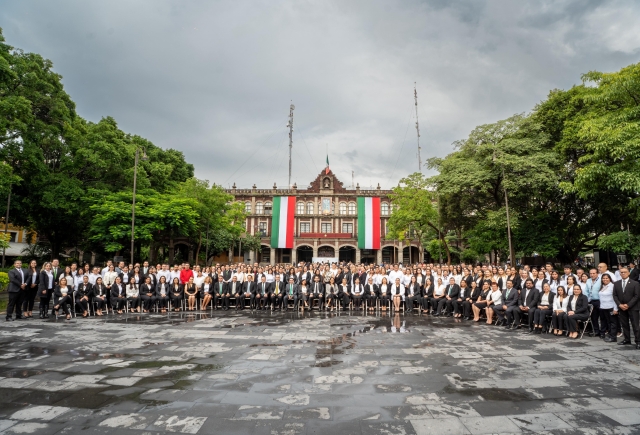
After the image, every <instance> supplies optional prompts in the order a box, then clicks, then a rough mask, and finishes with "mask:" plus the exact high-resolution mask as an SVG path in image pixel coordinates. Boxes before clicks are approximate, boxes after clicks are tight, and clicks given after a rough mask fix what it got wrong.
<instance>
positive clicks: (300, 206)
mask: <svg viewBox="0 0 640 435" xmlns="http://www.w3.org/2000/svg"><path fill="white" fill-rule="evenodd" d="M296 213H297V214H304V202H302V201H298V202H297V203H296Z"/></svg>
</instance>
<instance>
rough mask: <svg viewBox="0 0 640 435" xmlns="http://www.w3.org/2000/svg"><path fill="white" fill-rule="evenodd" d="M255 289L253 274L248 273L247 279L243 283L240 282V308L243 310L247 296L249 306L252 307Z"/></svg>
mask: <svg viewBox="0 0 640 435" xmlns="http://www.w3.org/2000/svg"><path fill="white" fill-rule="evenodd" d="M255 291H256V284H255V283H254V282H253V275H251V274H248V275H247V280H246V281H245V282H244V283H242V297H241V298H240V299H241V302H242V303H241V305H240V309H241V310H244V309H245V308H247V298H248V299H249V307H250V308H254V305H253V303H254V302H255V301H254V299H255V294H254V293H255ZM236 304H237V302H236Z"/></svg>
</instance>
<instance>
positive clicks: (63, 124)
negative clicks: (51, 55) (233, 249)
mask: <svg viewBox="0 0 640 435" xmlns="http://www.w3.org/2000/svg"><path fill="white" fill-rule="evenodd" d="M136 150H144V152H145V153H146V154H147V156H148V157H149V158H148V160H146V161H142V160H141V161H139V164H138V168H137V190H138V194H137V204H136V231H135V235H134V236H135V240H136V242H138V243H140V244H142V245H150V244H153V243H158V242H160V241H161V240H163V238H164V237H166V236H167V235H168V234H172V235H175V236H183V237H188V238H189V239H190V240H192V241H193V242H194V243H196V244H198V243H199V240H200V239H201V236H202V233H203V231H204V228H205V227H207V225H208V226H209V227H210V228H209V229H210V232H211V235H212V237H215V235H216V233H217V232H220V233H222V232H229V231H230V232H232V233H234V234H238V233H239V232H240V231H241V230H240V229H239V228H238V227H239V226H240V225H241V222H242V219H241V216H244V215H242V214H238V207H236V206H234V205H233V203H232V199H233V198H232V197H231V196H230V195H227V194H226V193H224V191H223V190H222V189H220V188H219V187H216V186H213V187H211V188H210V187H209V186H208V182H206V181H200V180H196V179H194V178H193V173H194V169H193V165H191V164H189V163H187V162H186V161H185V159H184V155H183V154H182V152H180V151H177V150H174V149H161V148H159V147H157V146H155V145H154V144H153V143H152V142H150V141H149V140H147V139H145V138H142V137H140V136H137V135H135V134H129V133H126V132H124V131H122V130H120V129H119V128H118V124H117V122H116V121H115V119H113V118H112V117H108V116H107V117H104V118H102V119H101V120H100V121H99V122H97V123H94V122H90V121H87V120H85V119H83V118H82V117H81V116H80V115H78V114H77V113H76V108H75V104H74V103H73V101H72V99H71V97H70V96H69V95H68V94H67V93H66V92H65V90H64V87H63V85H62V77H61V76H60V75H59V74H57V73H55V72H54V70H53V64H52V62H51V61H49V60H47V59H44V58H43V57H42V56H40V55H38V54H34V53H24V52H23V51H21V50H19V49H14V48H13V47H11V46H9V45H7V44H6V43H5V40H4V37H3V36H2V31H1V29H0V162H2V163H3V164H0V194H1V195H3V196H4V195H7V194H8V193H9V190H11V195H12V196H11V209H10V221H11V222H12V223H14V224H16V225H19V226H23V227H26V228H28V229H29V230H31V231H35V232H37V233H38V234H40V235H41V236H44V239H46V240H47V241H48V242H49V243H50V245H51V253H52V255H57V254H58V253H59V252H60V250H61V249H62V248H63V247H69V246H78V247H81V248H90V249H92V250H95V251H96V252H99V253H114V252H120V253H123V251H126V250H127V249H129V248H128V247H129V243H128V241H130V239H131V203H132V188H133V174H134V159H135V154H136ZM0 203H2V204H0V211H1V213H2V215H4V213H5V211H6V208H5V207H6V205H5V204H6V202H4V201H0Z"/></svg>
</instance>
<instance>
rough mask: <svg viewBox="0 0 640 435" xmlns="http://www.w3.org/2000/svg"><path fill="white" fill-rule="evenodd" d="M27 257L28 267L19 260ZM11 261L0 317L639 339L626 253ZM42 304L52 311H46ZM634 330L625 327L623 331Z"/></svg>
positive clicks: (639, 315) (637, 288) (634, 277)
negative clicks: (452, 258)
mask: <svg viewBox="0 0 640 435" xmlns="http://www.w3.org/2000/svg"><path fill="white" fill-rule="evenodd" d="M24 266H27V267H24ZM24 266H23V264H22V262H21V261H16V262H15V263H14V268H13V269H11V271H10V272H9V281H10V282H9V288H8V291H9V305H8V309H7V320H8V321H10V320H14V319H13V313H14V312H15V314H16V319H28V318H32V317H33V310H34V307H35V304H36V302H38V307H39V314H38V317H39V318H40V319H44V318H48V317H49V316H50V315H52V316H56V317H57V316H58V315H59V313H60V311H62V312H63V315H64V316H65V317H66V319H71V317H72V315H73V314H74V313H77V315H81V316H82V317H88V316H90V315H92V314H93V315H95V316H103V315H105V313H106V314H109V313H114V314H123V313H127V312H138V313H150V312H159V313H168V312H171V311H181V310H185V311H197V310H213V309H222V310H225V311H226V310H229V309H235V310H244V309H251V310H288V309H296V310H319V311H330V310H360V311H365V310H366V311H387V310H389V311H393V312H395V313H408V312H412V313H418V314H426V315H433V316H450V317H455V318H460V319H461V320H467V321H474V322H485V323H487V324H489V325H499V326H503V327H506V328H507V329H522V328H525V329H526V330H527V332H528V333H531V334H541V333H550V334H554V335H566V336H567V337H569V338H574V339H575V338H578V337H580V336H582V333H584V330H585V328H586V327H587V326H588V325H590V335H594V336H598V337H600V338H602V339H604V340H605V341H607V342H617V341H618V340H617V339H618V337H620V336H624V337H623V339H622V341H620V342H619V344H631V343H632V340H633V341H634V342H635V344H636V348H638V349H640V324H639V322H640V283H639V282H638V280H639V271H638V269H637V268H636V265H635V263H633V262H632V263H630V264H629V265H628V266H620V267H618V269H617V270H616V271H615V272H611V271H609V269H608V266H607V265H606V264H605V263H600V264H599V265H598V266H597V267H594V268H592V269H589V270H584V269H582V268H578V269H576V270H574V269H573V267H572V266H571V265H566V266H565V267H564V268H563V273H560V272H558V271H557V270H556V269H555V268H554V265H553V264H551V263H547V264H546V265H544V266H543V267H540V268H537V267H529V266H522V267H520V268H516V267H511V266H508V265H505V266H495V265H467V264H460V265H456V266H452V265H438V264H424V263H422V264H415V265H409V266H405V267H403V266H402V265H400V264H392V265H388V264H387V265H373V264H371V265H364V264H360V265H355V264H351V263H348V264H347V263H341V264H336V263H333V264H326V263H313V264H307V263H300V264H298V265H297V266H291V265H275V266H274V265H272V266H260V265H258V264H254V265H253V266H251V265H245V264H235V265H220V264H217V265H215V266H213V265H212V266H207V267H200V266H199V265H196V266H194V267H193V268H191V266H190V265H189V264H187V263H185V264H180V265H179V264H174V265H173V267H170V265H169V264H157V265H156V266H152V265H149V262H147V261H145V262H143V263H142V264H129V265H126V264H125V263H124V262H120V263H119V264H114V263H113V262H111V261H109V262H107V264H106V265H105V266H104V267H98V266H91V265H90V264H85V265H84V266H82V267H79V266H78V264H76V263H73V264H71V265H70V266H66V267H61V266H60V262H59V261H58V260H53V261H52V262H46V263H44V264H42V265H41V266H39V265H38V264H37V262H36V261H31V262H30V263H29V264H28V265H24ZM49 310H51V314H49ZM632 333H633V337H632V335H631V334H632Z"/></svg>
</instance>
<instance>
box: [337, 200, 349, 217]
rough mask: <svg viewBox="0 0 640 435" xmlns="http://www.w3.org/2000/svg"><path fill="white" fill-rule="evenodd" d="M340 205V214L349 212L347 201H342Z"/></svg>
mask: <svg viewBox="0 0 640 435" xmlns="http://www.w3.org/2000/svg"><path fill="white" fill-rule="evenodd" d="M338 207H339V208H338V211H339V213H340V214H347V203H346V202H341V203H340V205H339V206H338Z"/></svg>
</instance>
